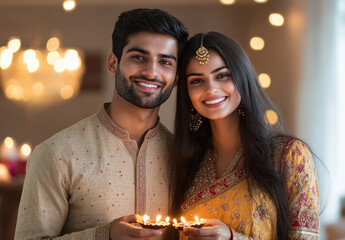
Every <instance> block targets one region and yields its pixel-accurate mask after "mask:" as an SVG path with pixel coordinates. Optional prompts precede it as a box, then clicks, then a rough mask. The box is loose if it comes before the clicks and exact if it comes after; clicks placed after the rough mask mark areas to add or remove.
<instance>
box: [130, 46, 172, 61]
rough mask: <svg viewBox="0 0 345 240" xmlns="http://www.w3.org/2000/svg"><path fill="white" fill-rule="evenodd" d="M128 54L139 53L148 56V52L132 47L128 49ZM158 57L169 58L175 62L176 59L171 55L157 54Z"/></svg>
mask: <svg viewBox="0 0 345 240" xmlns="http://www.w3.org/2000/svg"><path fill="white" fill-rule="evenodd" d="M129 52H140V53H142V54H145V55H149V54H150V52H149V51H147V50H144V49H142V48H138V47H132V48H130V49H128V50H127V53H129ZM159 57H161V58H170V59H173V60H175V61H177V59H176V57H175V56H174V55H172V54H159Z"/></svg>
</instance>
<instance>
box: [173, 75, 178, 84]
mask: <svg viewBox="0 0 345 240" xmlns="http://www.w3.org/2000/svg"><path fill="white" fill-rule="evenodd" d="M177 84H178V73H177V74H176V78H175V82H174V87H177Z"/></svg>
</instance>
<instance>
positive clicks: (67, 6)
mask: <svg viewBox="0 0 345 240" xmlns="http://www.w3.org/2000/svg"><path fill="white" fill-rule="evenodd" d="M76 5H77V3H76V2H75V1H74V0H65V1H64V2H63V9H64V10H65V11H66V12H71V11H73V10H74V9H75V7H76Z"/></svg>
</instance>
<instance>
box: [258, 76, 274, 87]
mask: <svg viewBox="0 0 345 240" xmlns="http://www.w3.org/2000/svg"><path fill="white" fill-rule="evenodd" d="M258 78H259V83H260V85H261V87H263V88H268V87H269V86H270V85H271V78H270V76H269V75H268V74H266V73H260V74H259V77H258Z"/></svg>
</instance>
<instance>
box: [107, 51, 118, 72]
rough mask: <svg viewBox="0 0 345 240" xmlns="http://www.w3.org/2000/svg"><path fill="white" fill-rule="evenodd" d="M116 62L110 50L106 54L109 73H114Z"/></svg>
mask: <svg viewBox="0 0 345 240" xmlns="http://www.w3.org/2000/svg"><path fill="white" fill-rule="evenodd" d="M117 64H118V61H117V57H116V56H115V54H114V53H112V52H110V53H109V54H108V60H107V68H108V72H109V74H110V75H115V74H116V70H117Z"/></svg>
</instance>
